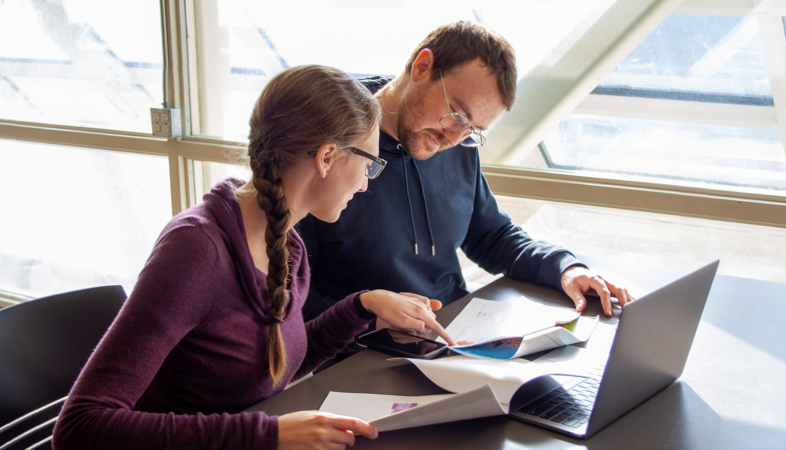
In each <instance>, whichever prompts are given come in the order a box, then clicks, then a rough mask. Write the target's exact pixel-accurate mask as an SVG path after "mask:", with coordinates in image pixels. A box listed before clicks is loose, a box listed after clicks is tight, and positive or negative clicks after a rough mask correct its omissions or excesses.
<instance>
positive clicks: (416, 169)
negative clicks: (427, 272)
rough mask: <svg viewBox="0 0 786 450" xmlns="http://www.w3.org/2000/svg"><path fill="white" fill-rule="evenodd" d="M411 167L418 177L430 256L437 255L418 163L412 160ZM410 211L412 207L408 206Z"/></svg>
mask: <svg viewBox="0 0 786 450" xmlns="http://www.w3.org/2000/svg"><path fill="white" fill-rule="evenodd" d="M412 165H413V166H415V175H416V176H417V177H418V184H420V193H421V194H422V195H423V207H424V208H425V209H426V224H427V225H428V237H429V239H431V254H432V255H436V254H437V246H436V245H435V243H434V233H433V232H432V231H431V219H430V218H429V217H428V203H426V190H425V189H424V188H423V180H422V179H421V178H420V170H418V163H417V161H415V160H414V159H413V160H412ZM410 209H412V206H410Z"/></svg>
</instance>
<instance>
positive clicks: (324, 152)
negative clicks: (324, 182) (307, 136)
mask: <svg viewBox="0 0 786 450" xmlns="http://www.w3.org/2000/svg"><path fill="white" fill-rule="evenodd" d="M338 157H339V153H338V147H337V146H336V144H332V143H331V144H322V146H321V147H319V150H317V155H316V156H315V157H314V163H315V164H316V166H317V171H318V172H319V176H320V178H325V177H327V174H328V171H329V170H330V169H331V168H333V166H334V165H335V164H336V160H338Z"/></svg>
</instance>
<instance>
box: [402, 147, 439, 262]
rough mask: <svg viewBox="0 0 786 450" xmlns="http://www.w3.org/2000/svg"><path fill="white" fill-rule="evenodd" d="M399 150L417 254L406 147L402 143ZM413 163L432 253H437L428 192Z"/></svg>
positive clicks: (415, 164)
mask: <svg viewBox="0 0 786 450" xmlns="http://www.w3.org/2000/svg"><path fill="white" fill-rule="evenodd" d="M397 148H398V150H400V151H401V153H402V156H401V164H402V166H403V167H404V186H406V188H407V203H408V204H409V220H410V221H411V222H412V237H413V239H414V240H415V254H416V255H417V254H418V233H417V232H416V231H415V215H414V213H413V212H412V197H410V195H409V177H408V175H407V161H406V158H405V157H404V148H403V147H402V146H401V144H398V146H397ZM412 161H413V165H414V167H415V176H417V179H418V184H420V193H421V194H422V195H423V206H424V207H425V208H426V224H427V225H428V236H429V239H431V254H432V255H436V254H437V247H436V245H435V244H434V233H433V232H432V230H431V219H430V218H429V216H428V204H427V203H426V192H425V190H424V189H423V180H422V179H421V178H420V171H419V170H418V165H417V163H415V162H414V161H415V160H414V159H413V160H412Z"/></svg>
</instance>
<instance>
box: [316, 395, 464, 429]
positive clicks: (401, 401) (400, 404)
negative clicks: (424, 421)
mask: <svg viewBox="0 0 786 450" xmlns="http://www.w3.org/2000/svg"><path fill="white" fill-rule="evenodd" d="M454 395H455V394H438V395H420V396H404V395H378V394H353V393H349V392H333V391H331V392H330V393H329V394H328V396H327V398H326V399H325V401H324V402H322V406H320V407H319V410H320V411H322V412H329V413H333V414H338V415H341V416H349V417H355V418H358V419H361V420H365V421H366V422H371V421H372V420H375V419H379V418H380V417H385V416H389V415H391V414H394V412H395V413H398V414H400V412H399V411H401V412H403V411H404V410H406V409H409V408H414V407H415V406H423V405H425V404H428V403H431V402H435V401H437V400H442V399H444V398H448V397H453V396H454ZM413 405H414V406H413Z"/></svg>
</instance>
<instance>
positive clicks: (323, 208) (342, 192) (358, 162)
mask: <svg viewBox="0 0 786 450" xmlns="http://www.w3.org/2000/svg"><path fill="white" fill-rule="evenodd" d="M353 147H356V148H358V149H360V150H363V151H364V152H367V153H370V154H372V155H374V156H379V127H376V126H375V127H374V131H373V132H372V133H371V135H370V136H369V137H368V139H366V140H365V141H364V142H362V143H359V144H355V145H353ZM371 163H372V161H371V160H370V159H368V158H366V157H364V156H360V155H357V154H355V153H352V152H349V151H347V152H346V153H345V154H344V155H343V156H341V157H340V158H338V159H337V160H336V161H335V163H334V164H333V166H332V167H331V169H330V170H329V171H328V173H327V176H326V177H325V179H324V180H323V183H319V184H320V185H321V186H319V188H318V190H319V192H318V196H319V198H320V201H319V202H318V208H317V209H315V210H312V211H311V214H312V215H313V216H315V217H316V218H318V219H320V220H322V221H325V222H331V223H332V222H335V221H337V220H338V218H339V216H340V215H341V211H343V210H344V209H346V207H347V204H348V203H349V201H350V200H352V197H354V195H355V194H356V193H358V192H363V191H365V190H366V188H367V187H368V177H366V168H367V167H368V166H370V165H371Z"/></svg>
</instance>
